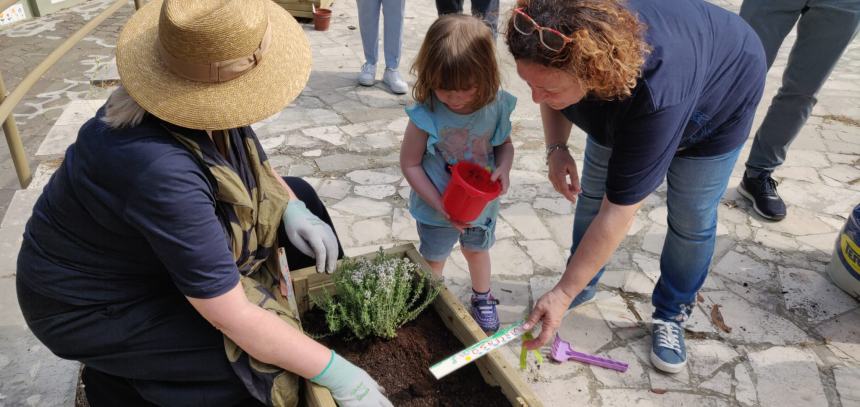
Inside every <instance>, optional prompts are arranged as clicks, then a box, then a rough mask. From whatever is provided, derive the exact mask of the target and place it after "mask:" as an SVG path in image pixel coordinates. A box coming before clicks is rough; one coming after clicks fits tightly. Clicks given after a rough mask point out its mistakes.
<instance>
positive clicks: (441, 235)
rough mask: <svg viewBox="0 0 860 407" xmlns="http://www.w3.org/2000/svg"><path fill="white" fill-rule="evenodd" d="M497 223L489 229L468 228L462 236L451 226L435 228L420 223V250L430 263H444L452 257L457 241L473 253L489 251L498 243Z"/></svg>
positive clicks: (493, 223)
mask: <svg viewBox="0 0 860 407" xmlns="http://www.w3.org/2000/svg"><path fill="white" fill-rule="evenodd" d="M495 231H496V222H492V224H490V225H489V226H488V227H486V228H483V227H471V228H467V229H466V230H465V231H463V233H462V234H461V233H460V231H459V230H457V229H454V228H453V227H451V226H433V225H428V224H426V223H421V222H418V237H419V238H420V239H421V246H420V249H419V250H418V251H419V252H421V255H422V256H424V258H425V259H427V260H430V261H442V260H445V259H447V258H448V256H450V255H451V249H453V248H454V243H457V239H459V240H460V246H462V247H463V248H465V249H468V250H473V251H487V250H489V249H490V247H492V246H493V243H495V241H496V233H495Z"/></svg>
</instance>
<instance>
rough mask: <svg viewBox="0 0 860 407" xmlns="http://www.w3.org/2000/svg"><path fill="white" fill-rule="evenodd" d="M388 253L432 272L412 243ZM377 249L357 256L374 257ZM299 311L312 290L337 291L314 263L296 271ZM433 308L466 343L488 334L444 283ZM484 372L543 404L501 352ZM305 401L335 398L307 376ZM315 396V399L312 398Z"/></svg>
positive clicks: (508, 391) (485, 363)
mask: <svg viewBox="0 0 860 407" xmlns="http://www.w3.org/2000/svg"><path fill="white" fill-rule="evenodd" d="M383 252H384V253H385V254H386V255H393V254H397V255H405V256H406V257H408V258H409V260H412V261H413V262H415V263H416V264H419V265H420V266H421V267H422V268H424V270H427V271H428V272H429V270H430V266H429V265H428V264H427V263H426V262H425V261H424V258H423V257H422V256H421V254H420V253H419V252H418V250H416V249H415V246H414V245H412V244H405V245H400V246H395V247H391V248H389V249H385V250H383ZM374 256H376V252H373V253H368V254H365V255H362V256H357V257H371V258H372V257H374ZM292 279H293V284H294V289H295V293H296V302H297V304H298V307H299V315H302V314H303V313H305V312H306V311H308V310H309V309H310V294H312V293H313V294H315V295H319V293H320V292H321V291H322V290H326V291H328V292H329V293H332V294H334V284H333V283H332V282H331V277H330V276H329V275H328V274H319V273H317V272H316V269H315V268H314V267H308V268H304V269H301V270H296V271H294V272H292ZM433 308H434V309H435V310H436V313H437V314H439V317H440V318H441V319H442V322H443V323H444V324H445V326H446V327H447V328H448V330H450V331H451V332H452V333H453V334H454V336H456V337H457V339H459V340H460V341H461V342H462V343H464V344H467V345H468V344H473V343H475V342H478V341H479V340H481V339H484V338H486V337H487V335H486V334H485V333H484V331H483V330H481V328H480V327H479V326H478V324H477V323H476V322H475V321H474V320H473V319H472V317H471V316H470V315H469V312H468V311H467V310H466V308H465V307H463V305H462V304H460V301H459V300H458V299H457V298H456V297H455V296H454V294H452V293H451V291H449V290H448V288H447V287H444V286H443V287H442V290H441V291H440V293H439V296H438V297H436V300H435V301H433ZM475 363H476V364H477V365H478V370H479V371H480V372H481V376H482V377H483V378H484V380H485V381H486V382H487V383H489V384H490V385H494V386H499V387H500V388H501V390H502V394H504V395H505V397H506V398H507V399H508V401H510V402H511V405H512V406H516V407H543V404H542V403H541V402H540V401H539V400H538V398H537V396H536V395H535V394H534V391H532V389H531V388H530V387H529V386H528V385H527V384H526V383H524V382H523V381H522V378H521V377H520V375H519V373H517V371H516V370H515V369H514V368H512V367H511V366H510V365H509V364H508V363H507V362H506V361H505V360H504V358H503V357H502V356H501V355H499V354H498V353H497V352H490V353H489V354H487V355H485V356H484V357H482V358H480V359H478V360H477V361H476V362H475ZM305 385H306V394H305V395H306V397H305V399H306V400H305V405H306V406H309V407H334V406H335V404H334V401H333V399H332V398H331V393H330V392H329V391H328V389H326V388H324V387H322V386H319V385H316V384H314V383H311V382H310V381H307V380H305ZM311 399H313V400H311Z"/></svg>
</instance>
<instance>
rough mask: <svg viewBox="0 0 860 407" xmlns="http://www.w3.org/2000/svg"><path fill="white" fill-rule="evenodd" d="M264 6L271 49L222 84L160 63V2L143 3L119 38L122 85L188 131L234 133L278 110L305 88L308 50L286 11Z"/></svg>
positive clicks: (269, 3) (268, 4)
mask: <svg viewBox="0 0 860 407" xmlns="http://www.w3.org/2000/svg"><path fill="white" fill-rule="evenodd" d="M262 3H264V4H265V7H266V12H267V14H268V15H269V24H270V25H271V32H272V42H271V45H270V48H269V49H268V50H267V51H266V54H265V55H264V57H263V60H262V61H261V62H260V63H259V64H258V65H257V66H256V67H254V68H253V69H251V70H250V71H248V72H246V73H244V74H243V75H242V76H240V77H238V78H235V79H233V80H230V81H227V82H220V83H205V82H196V81H191V80H188V79H184V78H182V77H179V76H177V75H174V74H173V73H171V72H170V70H168V69H167V67H166V66H165V65H164V64H162V62H161V60H160V58H159V56H158V49H157V41H158V20H159V15H160V13H161V5H162V0H153V1H151V2H149V3H147V4H146V5H145V6H143V7H142V8H141V9H140V10H138V11H137V12H136V13H135V14H134V15H133V16H132V17H131V19H129V21H128V23H126V25H125V27H123V29H122V32H121V33H120V35H119V38H118V40H117V47H116V48H117V50H116V64H117V69H118V71H119V76H120V81H121V82H122V85H123V86H124V87H125V88H126V90H127V91H128V94H129V95H131V97H132V98H133V99H134V100H135V101H136V102H137V103H138V104H140V106H141V107H143V108H144V109H145V110H146V111H147V112H149V113H152V114H153V115H155V116H156V117H158V118H160V119H162V120H164V121H167V122H169V123H173V124H176V125H179V126H182V127H187V128H191V129H200V130H223V129H232V128H236V127H242V126H247V125H250V124H252V123H255V122H258V121H260V120H263V119H265V118H267V117H269V116H272V115H273V114H275V113H277V112H279V111H280V110H282V109H283V108H284V107H285V106H286V105H287V104H289V103H290V102H291V101H293V99H295V98H296V97H297V96H298V95H299V94H300V93H301V92H302V89H304V87H305V84H307V81H308V78H309V76H310V70H311V50H310V44H309V43H308V39H307V37H306V36H305V33H304V31H303V30H302V28H301V26H299V24H298V23H297V22H296V20H295V19H294V18H293V17H292V16H291V15H290V14H289V13H288V12H287V11H286V10H284V9H283V8H282V7H280V6H278V5H277V4H275V3H274V2H272V1H263V2H262Z"/></svg>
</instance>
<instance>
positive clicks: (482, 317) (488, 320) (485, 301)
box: [471, 294, 499, 333]
mask: <svg viewBox="0 0 860 407" xmlns="http://www.w3.org/2000/svg"><path fill="white" fill-rule="evenodd" d="M498 304H499V300H497V299H496V298H495V297H493V295H492V294H485V295H480V294H472V309H471V314H472V318H474V319H475V322H477V323H478V326H480V327H481V329H483V330H484V332H487V333H490V332H496V331H498V330H499V312H498V311H496V305H498Z"/></svg>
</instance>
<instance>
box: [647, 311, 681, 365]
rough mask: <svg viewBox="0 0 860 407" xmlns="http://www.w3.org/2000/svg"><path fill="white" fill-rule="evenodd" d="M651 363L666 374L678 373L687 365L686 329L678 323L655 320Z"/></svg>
mask: <svg viewBox="0 0 860 407" xmlns="http://www.w3.org/2000/svg"><path fill="white" fill-rule="evenodd" d="M651 363H652V364H654V367H656V368H657V369H658V370H660V371H663V372H666V373H678V372H680V371H681V370H683V369H684V366H685V365H686V364H687V348H686V346H685V345H684V328H682V327H681V325H679V324H678V323H676V322H670V321H664V320H662V319H654V321H653V322H652V331H651Z"/></svg>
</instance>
